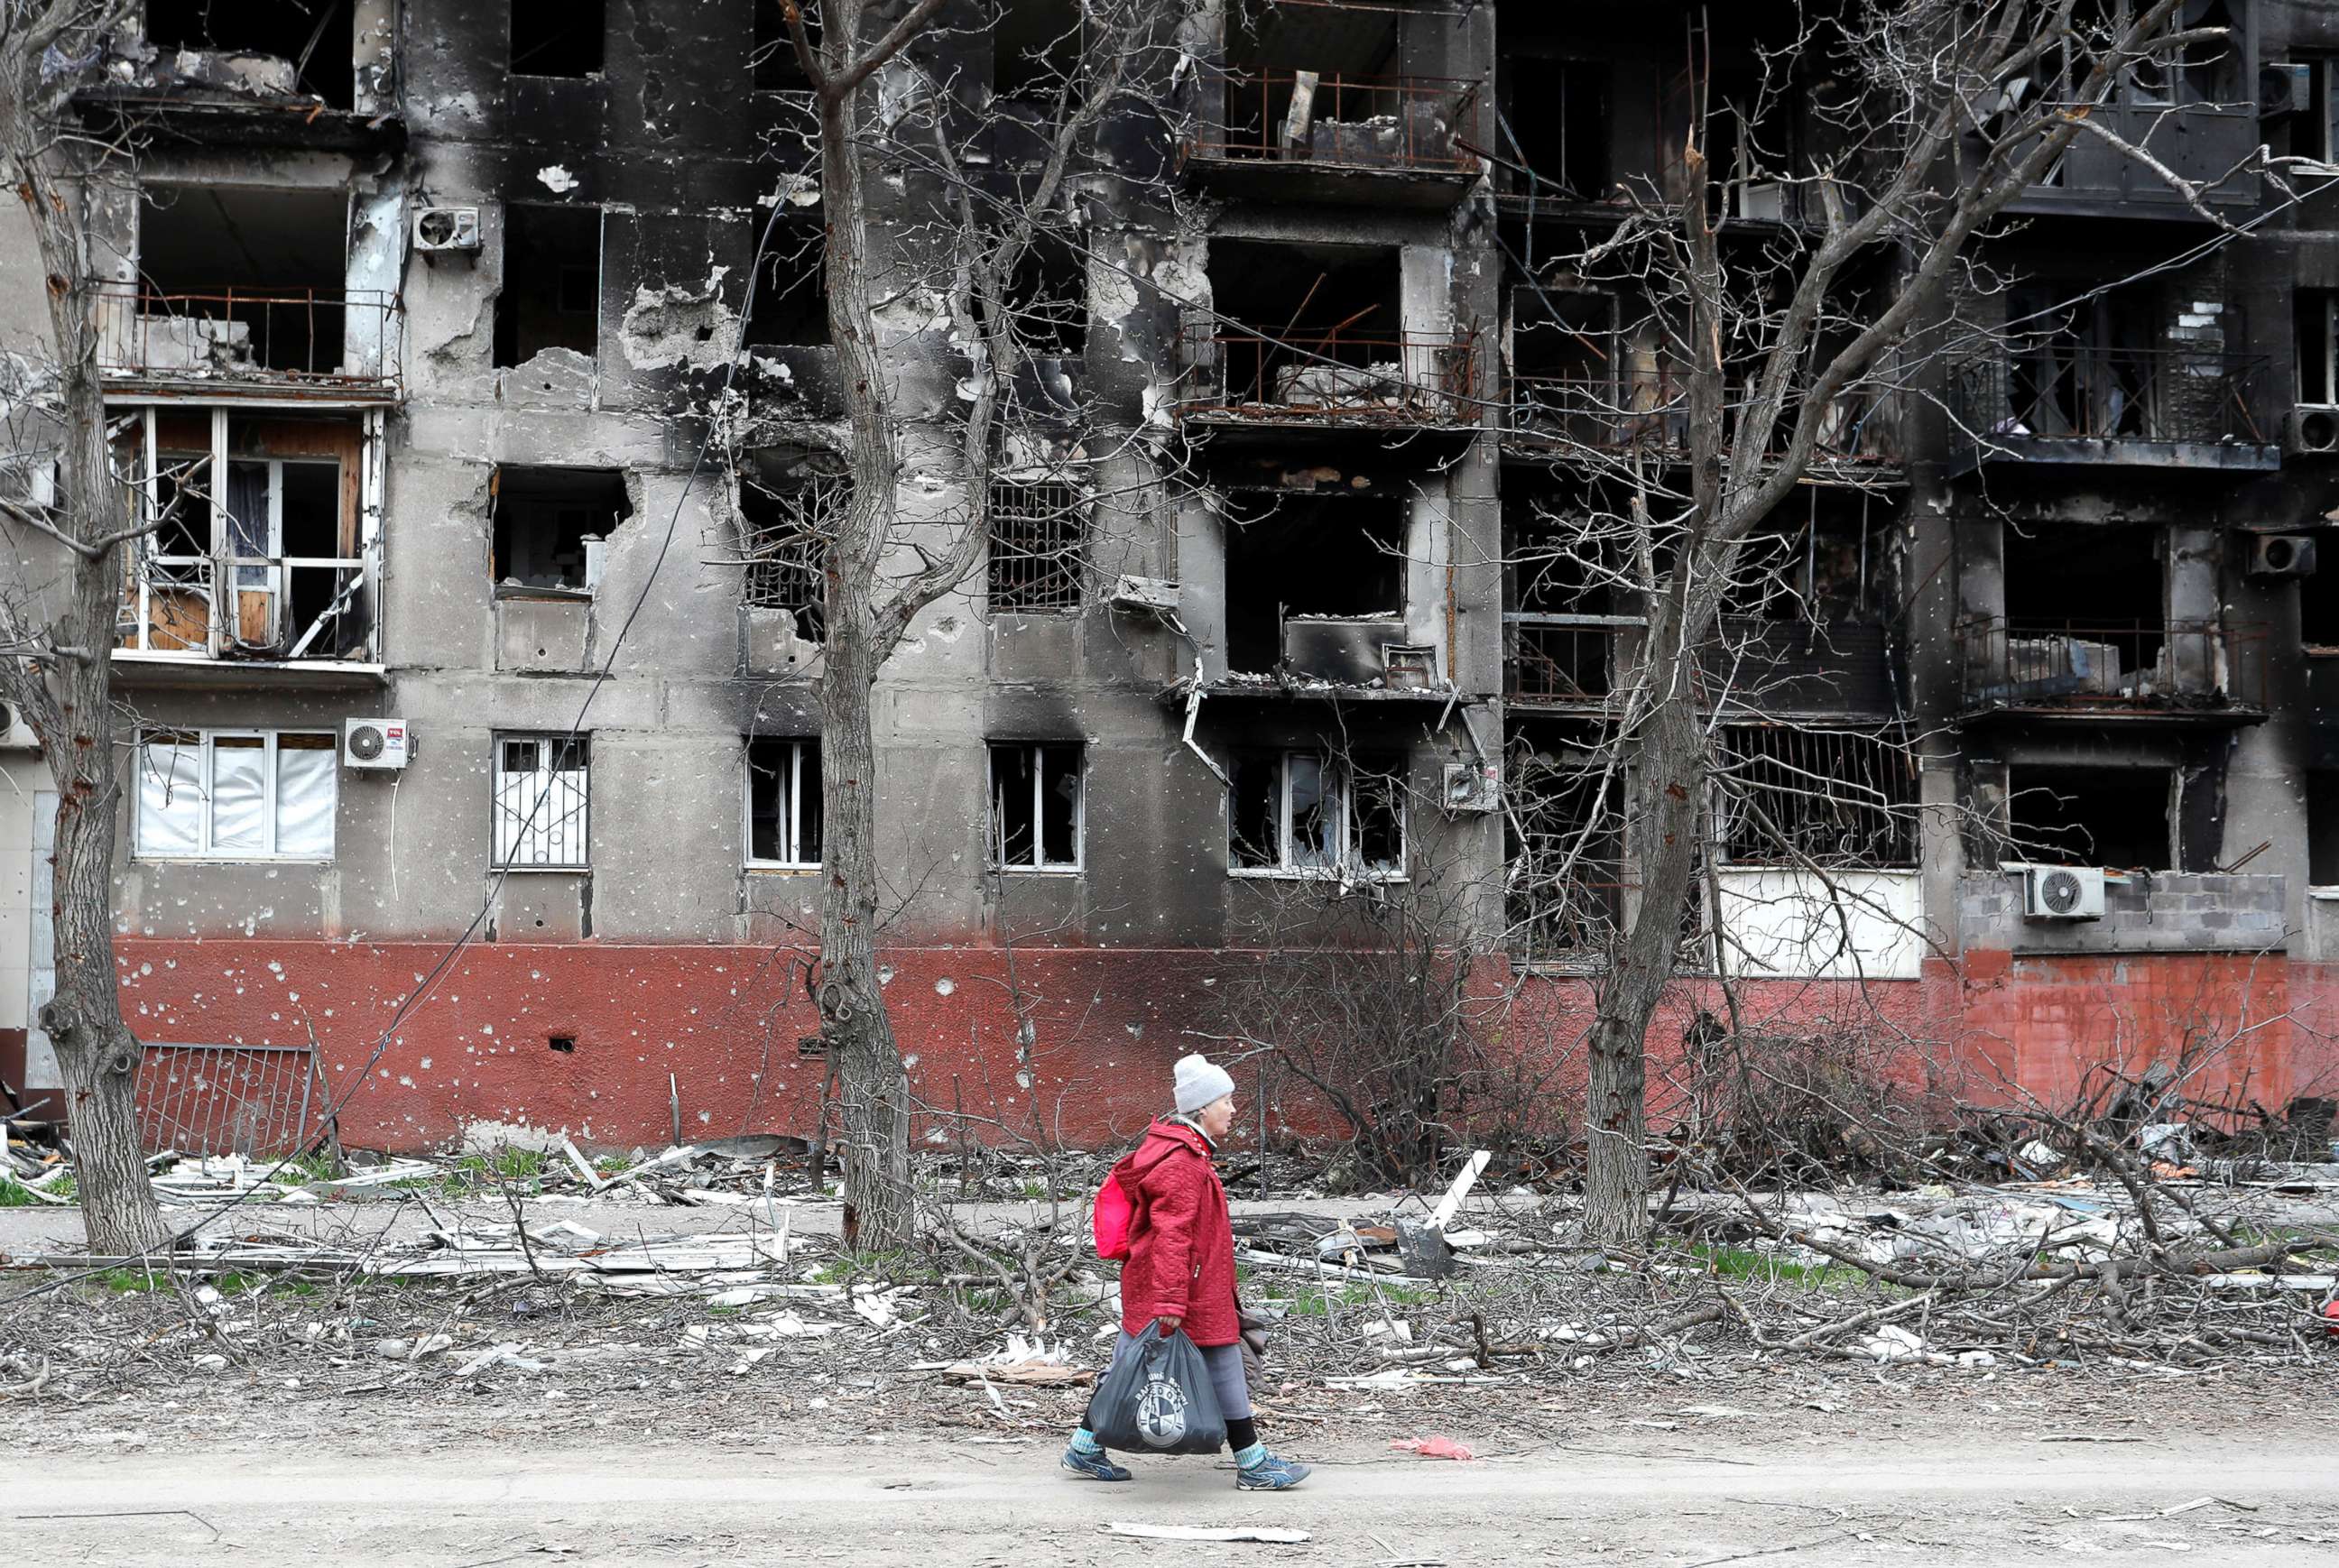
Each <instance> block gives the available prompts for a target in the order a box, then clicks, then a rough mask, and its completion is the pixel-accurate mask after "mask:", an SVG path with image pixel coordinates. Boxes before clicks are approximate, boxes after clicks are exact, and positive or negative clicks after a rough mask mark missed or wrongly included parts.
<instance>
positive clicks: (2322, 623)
mask: <svg viewBox="0 0 2339 1568" xmlns="http://www.w3.org/2000/svg"><path fill="white" fill-rule="evenodd" d="M2298 640H2299V642H2300V643H2302V644H2303V645H2304V646H2307V647H2310V648H2317V649H2328V648H2339V561H2334V563H2333V566H2332V569H2331V570H2329V571H2327V572H2326V571H2319V570H2318V571H2313V572H2309V573H2307V574H2306V576H2304V577H2300V578H2299V579H2298Z"/></svg>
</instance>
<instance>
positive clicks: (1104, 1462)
mask: <svg viewBox="0 0 2339 1568" xmlns="http://www.w3.org/2000/svg"><path fill="white" fill-rule="evenodd" d="M1063 1465H1064V1468H1065V1469H1067V1470H1069V1471H1071V1473H1072V1474H1075V1475H1085V1476H1087V1477H1088V1478H1089V1479H1090V1480H1091V1481H1126V1480H1128V1479H1129V1472H1128V1471H1127V1470H1126V1469H1124V1468H1122V1467H1121V1466H1120V1465H1118V1464H1114V1463H1113V1462H1112V1455H1110V1454H1107V1453H1106V1452H1105V1451H1104V1450H1103V1449H1101V1448H1099V1449H1096V1450H1095V1451H1093V1452H1091V1453H1088V1454H1083V1453H1081V1451H1080V1450H1079V1449H1077V1448H1067V1449H1065V1450H1064V1458H1063Z"/></svg>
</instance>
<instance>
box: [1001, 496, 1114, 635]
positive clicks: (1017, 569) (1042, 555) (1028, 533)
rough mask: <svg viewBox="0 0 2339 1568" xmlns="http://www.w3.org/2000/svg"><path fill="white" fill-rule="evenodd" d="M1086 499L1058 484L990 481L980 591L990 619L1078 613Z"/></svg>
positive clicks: (1085, 521)
mask: <svg viewBox="0 0 2339 1568" xmlns="http://www.w3.org/2000/svg"><path fill="white" fill-rule="evenodd" d="M1088 511H1089V498H1088V495H1087V492H1086V491H1084V490H1082V489H1081V487H1079V486H1078V485H1072V484H1065V483H1062V482H1061V481H1055V480H1047V481H1025V480H1020V479H993V480H992V483H991V551H990V559H989V565H988V567H987V568H986V570H985V574H984V578H985V587H986V589H987V591H988V594H989V597H990V602H991V610H992V614H993V615H1031V614H1035V613H1036V614H1047V613H1049V612H1051V611H1058V610H1077V609H1079V608H1080V607H1081V582H1082V579H1083V577H1085V575H1086V574H1085V572H1084V571H1083V569H1082V558H1083V555H1084V546H1085V544H1086V541H1087V534H1088Z"/></svg>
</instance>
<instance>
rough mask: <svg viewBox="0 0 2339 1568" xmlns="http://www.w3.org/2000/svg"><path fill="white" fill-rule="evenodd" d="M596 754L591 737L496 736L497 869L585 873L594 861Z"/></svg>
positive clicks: (495, 832) (495, 861) (495, 838)
mask: <svg viewBox="0 0 2339 1568" xmlns="http://www.w3.org/2000/svg"><path fill="white" fill-rule="evenodd" d="M590 753H591V737H590V736H588V735H505V734H501V733H498V735H496V737H495V831H494V841H495V851H494V853H495V860H494V863H495V864H496V865H498V866H504V867H508V868H511V869H513V870H518V871H528V870H537V871H581V870H583V869H584V868H585V866H586V865H587V864H588V863H589V862H588V859H587V844H588V843H590V840H589V839H588V838H587V831H586V830H587V826H588V825H589V824H588V823H587V814H586V808H587V804H589V801H590V798H591V794H592V792H591V790H590V789H589V788H588V787H587V786H588V784H589V783H590V779H589V771H590V770H589V767H588V764H589V763H590V761H591V755H590Z"/></svg>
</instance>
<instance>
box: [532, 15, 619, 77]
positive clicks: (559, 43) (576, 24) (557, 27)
mask: <svg viewBox="0 0 2339 1568" xmlns="http://www.w3.org/2000/svg"><path fill="white" fill-rule="evenodd" d="M606 11H607V6H606V5H605V0H512V7H511V73H512V74H513V75H515V76H593V75H597V74H599V73H600V70H601V54H602V46H603V45H602V40H603V36H604V35H606V34H607V31H608V18H607V15H606Z"/></svg>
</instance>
